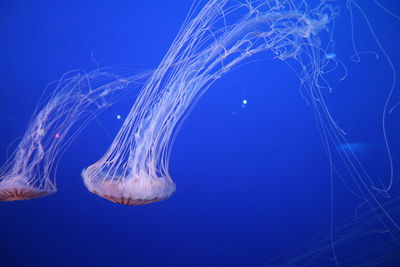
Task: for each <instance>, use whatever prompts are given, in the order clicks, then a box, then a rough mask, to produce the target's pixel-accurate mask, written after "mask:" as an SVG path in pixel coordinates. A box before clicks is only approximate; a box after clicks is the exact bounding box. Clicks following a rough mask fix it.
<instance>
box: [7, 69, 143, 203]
mask: <svg viewBox="0 0 400 267" xmlns="http://www.w3.org/2000/svg"><path fill="white" fill-rule="evenodd" d="M145 76H147V74H141V75H137V76H132V77H130V78H129V79H122V78H121V77H119V76H117V75H115V74H110V73H108V72H106V71H94V72H91V73H84V72H81V71H75V72H69V73H66V74H65V75H64V76H63V77H62V78H61V79H60V81H58V82H57V83H56V89H55V91H54V92H53V93H52V95H51V97H50V100H48V102H47V103H46V104H45V105H43V107H42V108H40V107H38V108H37V110H38V111H37V112H36V113H35V114H34V115H33V117H32V120H31V122H30V123H29V125H28V128H27V131H26V132H25V134H24V136H23V138H22V140H21V142H20V143H19V145H18V146H17V148H16V150H15V152H14V153H13V154H12V155H11V157H10V159H9V160H8V161H7V162H6V163H5V164H4V165H3V166H2V168H1V169H0V201H14V200H25V199H32V198H38V197H42V196H46V195H50V194H52V193H54V192H56V190H57V189H56V182H55V169H56V167H57V164H58V160H59V156H60V155H61V154H62V153H63V152H64V151H65V149H66V148H67V147H68V145H69V144H70V143H71V141H72V140H73V138H74V137H75V136H76V135H77V134H78V133H79V131H80V130H82V129H83V127H84V126H85V125H86V124H87V123H88V122H89V121H90V120H91V119H92V118H94V116H95V115H96V114H97V113H98V112H99V111H100V110H102V109H104V108H106V107H108V106H109V105H102V104H99V103H104V102H109V103H112V102H115V101H116V100H117V99H118V98H119V97H120V96H121V95H122V93H126V89H127V87H128V86H131V85H133V84H135V83H138V82H139V81H140V80H141V79H142V78H143V77H145ZM77 121H79V122H80V123H81V124H80V125H79V126H78V127H77V128H73V126H74V124H75V123H76V122H77ZM72 129H73V133H72V134H71V135H68V133H69V132H70V131H71V130H72Z"/></svg>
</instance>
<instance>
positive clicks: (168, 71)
mask: <svg viewBox="0 0 400 267" xmlns="http://www.w3.org/2000/svg"><path fill="white" fill-rule="evenodd" d="M195 11H196V8H193V9H192V10H191V11H190V14H189V16H188V19H187V20H186V21H185V22H184V24H183V26H182V28H181V30H180V32H179V33H178V36H177V37H176V39H175V40H174V42H173V44H172V45H171V47H170V49H169V51H168V52H167V54H166V55H165V57H164V59H163V60H162V62H161V63H160V65H159V67H158V68H157V69H156V70H155V71H154V73H153V74H152V75H151V76H150V78H149V79H148V81H147V82H146V84H145V85H144V87H143V89H142V90H141V92H140V94H139V96H138V98H137V99H136V101H135V103H134V105H133V107H132V109H131V111H130V113H129V115H128V116H127V118H126V119H125V121H124V123H123V125H122V127H121V129H120V130H119V132H118V134H117V135H116V137H115V139H114V141H113V142H112V144H111V145H110V147H109V149H108V150H107V151H106V153H105V154H104V156H102V157H101V158H100V159H99V160H98V161H97V162H95V163H94V164H92V165H90V166H89V167H87V168H86V169H84V170H83V172H82V177H83V181H84V184H85V185H86V187H87V188H88V190H89V191H90V192H92V193H95V194H97V195H99V196H101V197H103V198H106V199H108V200H110V201H113V202H116V203H120V204H126V205H142V204H147V203H152V202H156V201H161V200H164V199H166V198H169V197H170V196H171V195H172V194H173V193H174V191H175V184H174V182H173V181H172V178H171V176H170V174H169V169H168V168H169V167H168V161H169V157H170V152H171V146H172V143H173V140H174V138H175V137H176V135H177V133H178V131H179V129H180V127H181V126H182V123H183V122H184V120H185V119H186V118H187V116H188V115H189V113H190V110H191V109H192V108H193V107H194V105H195V104H196V103H197V102H198V101H199V99H200V97H201V96H202V95H203V94H204V93H205V92H206V91H207V89H208V88H209V87H210V86H211V85H212V84H213V83H214V82H215V81H216V80H218V79H219V78H220V77H222V76H223V75H224V74H225V73H227V72H229V71H230V70H231V69H232V68H233V67H234V66H237V65H238V64H239V63H241V62H243V61H244V60H245V59H247V58H249V57H251V56H252V55H254V54H257V53H261V52H265V53H268V52H269V53H272V55H273V56H274V57H275V58H277V59H280V60H288V59H294V60H295V61H297V62H298V63H300V66H301V68H302V69H301V77H302V84H303V85H307V86H308V91H307V93H308V97H309V98H310V101H312V102H314V103H317V101H318V99H319V102H318V103H320V104H316V105H320V106H319V107H315V108H317V109H321V108H322V109H323V110H318V112H323V114H324V116H325V115H327V113H326V112H327V110H326V109H324V106H323V101H322V96H321V94H320V92H319V89H320V88H321V87H322V85H321V84H320V82H321V79H320V72H321V70H322V69H323V68H324V66H325V64H327V61H328V60H329V58H326V57H325V56H324V51H325V50H326V49H327V48H323V47H321V41H320V38H319V33H320V32H321V31H324V30H326V29H329V23H330V22H331V21H332V20H333V18H334V16H335V12H334V10H333V9H332V8H331V7H330V6H329V5H327V4H326V3H325V1H322V2H321V3H320V4H319V5H318V6H316V7H314V8H311V7H310V6H309V5H308V4H307V2H306V1H298V2H296V1H268V0H267V1H266V0H256V1H241V2H240V1H239V3H237V1H227V0H211V1H209V2H208V3H207V4H206V5H205V6H204V7H203V8H202V9H201V10H200V11H199V12H198V14H197V15H196V16H194V15H193V14H194V13H195ZM328 45H329V44H328Z"/></svg>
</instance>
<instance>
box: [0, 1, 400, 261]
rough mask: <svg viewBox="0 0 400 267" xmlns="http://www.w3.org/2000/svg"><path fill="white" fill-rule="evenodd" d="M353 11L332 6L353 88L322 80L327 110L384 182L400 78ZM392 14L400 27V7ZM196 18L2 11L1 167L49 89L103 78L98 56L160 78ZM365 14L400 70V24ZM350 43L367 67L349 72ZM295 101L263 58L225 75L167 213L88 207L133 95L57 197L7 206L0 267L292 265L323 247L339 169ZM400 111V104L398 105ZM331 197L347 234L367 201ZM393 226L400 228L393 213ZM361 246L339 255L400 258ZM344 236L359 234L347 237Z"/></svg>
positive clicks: (94, 133) (76, 9)
mask: <svg viewBox="0 0 400 267" xmlns="http://www.w3.org/2000/svg"><path fill="white" fill-rule="evenodd" d="M343 2H344V1H340V3H335V2H333V3H332V5H335V4H340V5H341V10H340V16H338V18H337V20H336V28H335V32H334V35H333V36H334V40H335V49H334V51H331V52H332V53H335V54H336V56H337V58H338V59H340V60H341V61H342V62H343V64H344V65H345V66H346V68H347V71H348V74H347V76H346V79H344V80H342V81H341V80H340V78H341V77H342V76H343V73H344V69H343V68H342V67H340V66H339V67H338V68H336V69H335V70H334V71H333V72H331V73H329V74H327V75H326V77H327V79H328V80H329V82H330V84H331V86H332V88H333V91H332V93H330V94H329V93H327V92H326V94H325V97H326V101H327V104H328V106H329V107H330V110H331V111H332V115H333V116H334V118H335V121H336V122H337V123H338V124H339V125H340V127H342V128H343V129H344V130H346V132H347V138H348V140H349V141H350V142H351V143H354V144H356V146H355V147H354V150H355V151H356V153H357V154H358V155H359V158H360V159H361V160H362V162H363V163H364V164H365V166H366V169H367V171H368V172H369V173H370V174H371V176H372V177H375V178H376V179H378V178H379V179H382V181H383V182H387V181H388V178H387V177H388V165H387V158H386V155H385V151H384V144H383V138H382V130H381V123H382V109H383V104H384V102H385V99H386V96H387V94H388V91H389V88H390V84H391V82H392V77H391V72H390V65H389V64H388V62H387V61H386V60H385V59H384V57H383V54H382V51H381V50H380V49H379V46H378V45H377V44H376V42H375V41H374V40H373V38H372V35H371V32H370V31H369V28H368V24H367V23H366V22H365V20H363V19H362V16H361V14H360V13H359V12H357V11H356V10H354V14H353V15H354V19H355V22H354V25H353V27H351V24H350V17H349V11H348V10H347V9H346V8H345V6H344V5H343ZM382 3H383V4H384V5H385V7H386V8H388V10H390V11H391V12H393V13H395V14H400V5H399V4H398V3H395V1H389V0H387V1H383V0H382ZM190 6H191V1H152V2H146V1H63V2H57V1H41V2H35V1H31V2H28V1H14V0H13V1H1V2H0V11H1V12H0V14H1V15H0V19H1V25H2V26H1V27H0V40H1V42H0V59H1V60H0V78H1V89H0V123H1V135H0V149H1V151H2V153H0V155H1V157H0V159H1V161H2V162H4V161H5V160H6V156H7V152H6V151H7V149H8V147H9V144H10V143H12V142H13V141H14V140H15V139H16V138H17V137H20V136H21V135H22V134H23V132H24V130H25V127H26V124H27V122H28V120H29V118H30V116H31V114H32V112H33V110H34V108H35V106H36V104H37V101H38V100H39V98H40V96H41V94H42V92H43V89H44V87H45V86H46V84H47V83H48V82H50V81H53V80H56V79H58V78H60V76H61V75H62V74H63V73H65V72H66V71H69V70H72V69H83V70H88V71H90V70H93V69H95V68H96V63H95V62H94V60H93V57H94V58H95V60H96V61H97V62H98V64H99V66H100V67H107V66H118V65H125V66H126V65H129V68H130V69H131V70H132V73H134V72H135V71H143V70H149V69H154V68H156V67H157V65H158V63H159V62H160V61H161V60H162V58H163V56H164V55H165V53H166V52H167V50H168V48H169V46H170V44H171V43H172V41H173V40H174V38H175V36H176V34H177V32H178V30H179V29H180V26H181V24H182V22H183V21H184V19H185V17H186V14H187V12H188V11H189V8H190ZM362 8H363V10H364V11H365V12H366V14H367V15H368V16H369V21H370V23H371V25H372V27H373V29H374V31H375V33H376V35H377V37H378V38H379V40H380V42H381V43H382V46H383V47H384V49H385V50H386V51H387V53H388V55H389V56H390V58H391V60H392V62H393V63H394V65H395V69H396V70H397V71H398V72H400V51H399V49H398V48H399V47H400V40H399V33H400V21H399V20H396V19H395V18H394V17H392V16H390V15H389V14H388V13H386V12H384V11H383V10H382V9H380V8H379V7H378V6H376V5H375V4H374V3H373V2H372V1H365V2H363V3H362ZM352 29H353V31H354V40H355V42H356V45H357V51H359V52H360V57H361V61H360V62H353V61H351V57H352V56H353V55H354V53H355V52H354V49H353V47H352V42H351V30H352ZM365 51H367V52H365ZM375 53H377V54H378V55H379V58H378V59H377V58H376V56H375ZM92 55H93V57H92ZM263 58H267V59H266V60H262V59H263ZM251 61H254V62H251ZM250 62H251V63H250ZM298 88H299V80H298V78H297V77H296V75H295V74H294V72H293V71H292V70H291V69H290V68H289V67H288V65H287V64H285V62H282V61H280V60H274V59H272V56H271V55H269V54H267V53H266V54H261V55H257V56H255V58H254V59H252V60H250V61H249V64H242V66H240V67H238V68H236V69H235V70H233V71H231V72H229V73H228V74H227V75H225V76H224V77H222V78H221V79H220V80H218V81H217V82H216V83H215V84H214V85H213V86H212V87H211V88H210V90H209V91H208V92H207V93H206V94H205V96H204V97H203V98H202V99H201V101H200V102H199V103H198V105H197V106H196V108H195V109H194V110H193V112H192V113H191V115H190V116H189V118H188V119H187V121H186V122H185V124H184V125H183V127H182V130H181V131H180V133H179V135H178V137H177V139H176V142H175V144H174V147H173V150H172V155H171V162H170V171H171V176H172V178H173V179H174V181H175V182H176V185H177V192H176V193H175V194H174V195H173V196H172V197H171V198H170V199H168V200H166V201H163V202H159V203H155V204H151V205H145V206H138V207H135V206H134V207H129V206H122V205H117V204H114V203H111V202H109V201H106V200H104V199H102V198H99V197H98V196H97V195H94V194H91V193H89V192H88V191H87V189H86V188H85V187H84V185H83V183H82V179H81V177H80V173H81V171H82V169H83V168H84V167H87V166H88V165H90V164H92V163H94V162H95V161H97V160H98V159H99V158H100V156H101V155H102V154H103V153H104V152H105V150H106V149H107V147H108V146H109V144H110V143H111V141H112V138H111V137H110V136H113V135H114V134H115V133H116V132H117V130H118V128H119V127H120V126H121V124H122V120H118V119H117V115H121V116H122V119H123V118H124V116H126V114H127V113H128V111H129V108H130V107H131V105H132V104H133V102H134V100H135V96H134V95H132V98H130V97H129V96H127V97H126V99H123V100H122V101H120V102H119V103H118V104H117V105H115V106H113V107H111V108H110V109H109V110H107V111H106V112H105V113H103V114H102V115H101V116H99V118H98V122H96V121H95V122H93V123H91V124H90V125H89V126H88V128H87V129H85V130H84V131H83V132H82V134H81V135H80V136H79V137H78V138H77V139H76V140H75V142H74V143H73V144H72V145H71V147H70V148H69V149H68V150H67V152H66V153H65V155H64V156H63V158H62V160H61V162H60V166H59V169H58V171H57V184H58V188H59V191H58V192H57V193H56V194H54V195H51V196H49V197H45V198H40V199H35V200H30V201H23V202H13V203H0V241H1V242H0V244H1V245H0V266H262V265H264V264H266V263H267V262H268V261H269V260H271V259H273V258H274V257H277V256H279V255H283V256H282V258H281V261H280V262H282V261H284V260H285V259H287V260H288V259H289V256H285V255H288V254H290V252H291V251H293V249H295V248H296V247H298V246H300V245H301V244H303V243H304V242H306V241H308V240H310V239H312V238H314V237H315V236H317V235H321V233H322V236H323V238H325V237H326V235H327V233H326V232H325V231H326V230H329V228H330V223H331V211H332V210H331V186H332V185H331V179H330V176H329V161H328V158H327V156H326V153H325V151H324V149H323V146H322V143H321V139H320V137H319V132H318V130H317V127H316V122H315V118H314V114H313V111H312V109H311V107H310V106H308V105H307V103H306V102H305V100H304V99H303V98H302V97H301V95H300V93H299V91H298ZM397 89H399V88H398V86H397ZM243 100H246V101H247V104H246V105H245V106H243V105H242V103H243ZM398 102H400V93H399V90H397V91H395V93H394V96H393V101H392V104H395V103H398ZM398 122H400V108H398V109H395V110H394V111H393V113H392V114H391V115H390V116H389V117H388V132H389V142H390V144H391V147H392V152H393V159H394V164H395V167H399V159H400V141H399V138H398V137H399V132H400V123H398ZM105 129H107V130H105ZM357 144H358V145H357ZM14 147H15V145H14V146H11V149H12V148H14ZM338 149H346V146H344V147H342V148H338ZM9 152H11V151H9ZM399 179H400V172H399V171H398V170H397V169H395V182H394V186H393V188H392V190H391V196H392V198H396V196H400V186H399V183H400V180H399ZM333 185H334V190H333V192H334V193H333V196H334V221H335V224H334V225H335V226H336V225H340V221H341V219H343V218H346V217H348V216H352V215H354V213H355V210H356V207H357V206H358V205H359V203H360V202H359V200H358V199H357V198H356V197H354V195H353V194H351V193H350V192H349V190H347V189H346V187H345V186H344V185H343V183H342V182H341V181H340V179H338V178H337V179H334V181H333ZM379 200H380V201H383V202H386V201H389V200H390V199H385V198H379ZM389 212H390V213H393V214H392V216H393V217H394V218H395V219H396V218H397V219H398V218H399V217H400V216H399V211H398V210H397V213H396V211H393V212H392V210H390V211H389ZM371 218H372V217H371ZM360 224H361V225H362V224H363V222H362V221H361V222H360ZM377 229H379V227H378V228H377ZM375 230H376V229H375ZM365 232H366V237H365V236H364V238H363V239H360V240H356V241H355V245H354V246H349V247H345V248H338V251H337V252H338V253H337V258H338V262H339V263H340V262H347V261H349V259H351V258H352V257H353V254H352V251H353V250H354V251H356V249H357V247H361V246H362V245H365V242H368V244H371V247H369V250H370V251H371V253H370V254H362V255H361V256H360V257H359V258H358V259H356V260H355V261H354V262H355V263H371V264H372V263H374V262H373V259H374V258H373V257H374V256H373V255H374V254H373V253H374V252H376V251H378V250H380V249H381V247H379V246H383V245H381V244H383V243H379V242H378V241H380V240H382V239H383V240H387V241H388V242H389V243H385V244H389V245H388V247H387V248H385V249H384V250H383V252H379V253H380V256H383V257H384V259H385V262H384V265H390V264H393V265H394V264H395V261H396V259H397V260H399V257H398V256H399V255H398V254H399V253H400V247H399V246H396V245H395V244H394V243H391V242H390V240H392V239H391V238H390V236H389V235H388V234H387V233H386V234H381V235H379V236H376V235H372V234H371V235H370V236H369V235H368V233H373V232H374V230H371V229H367V230H365ZM324 233H325V234H324ZM346 235H348V236H350V235H351V231H348V232H345V233H341V236H346ZM317 247H318V246H317ZM321 247H322V245H321ZM327 252H328V253H327V255H329V252H330V251H329V250H328V251H327ZM305 255H306V256H307V254H305ZM396 256H397V257H396ZM310 257H311V256H310ZM282 259H283V260H282ZM310 261H311V262H313V260H312V259H310ZM354 262H353V263H354ZM294 263H295V265H297V264H296V262H294ZM375 263H376V262H375ZM331 264H332V265H333V264H334V262H333V261H331ZM298 265H300V266H301V265H302V264H300V263H299V264H298ZM317 265H318V264H317Z"/></svg>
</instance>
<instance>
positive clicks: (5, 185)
mask: <svg viewBox="0 0 400 267" xmlns="http://www.w3.org/2000/svg"><path fill="white" fill-rule="evenodd" d="M55 192H56V189H55V188H48V189H43V188H40V187H37V186H35V185H32V184H31V183H30V181H29V178H28V177H26V176H24V175H18V174H16V175H13V176H8V177H4V178H3V179H2V181H1V182H0V201H16V200H28V199H33V198H39V197H44V196H47V195H51V194H53V193H55Z"/></svg>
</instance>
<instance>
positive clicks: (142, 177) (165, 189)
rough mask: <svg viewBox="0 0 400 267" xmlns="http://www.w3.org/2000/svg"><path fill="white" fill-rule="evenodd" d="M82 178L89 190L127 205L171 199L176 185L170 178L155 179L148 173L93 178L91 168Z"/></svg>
mask: <svg viewBox="0 0 400 267" xmlns="http://www.w3.org/2000/svg"><path fill="white" fill-rule="evenodd" d="M82 177H83V180H84V183H85V185H86V187H87V188H88V190H89V191H90V192H92V193H94V194H97V195H99V196H101V197H103V198H105V199H108V200H110V201H112V202H115V203H119V204H125V205H144V204H149V203H153V202H157V201H161V200H164V199H167V198H169V197H170V196H171V195H172V194H173V193H174V192H175V184H174V182H173V181H172V179H171V178H170V177H169V176H165V177H158V176H156V177H154V176H150V175H149V174H146V173H140V174H134V175H128V176H125V177H113V179H110V177H109V174H108V173H107V172H102V173H99V174H97V176H95V177H93V176H91V169H90V167H89V168H87V169H85V170H83V172H82Z"/></svg>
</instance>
